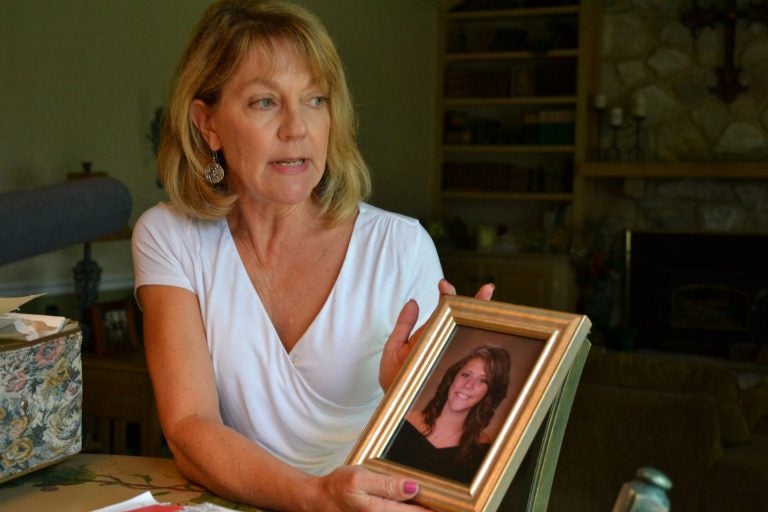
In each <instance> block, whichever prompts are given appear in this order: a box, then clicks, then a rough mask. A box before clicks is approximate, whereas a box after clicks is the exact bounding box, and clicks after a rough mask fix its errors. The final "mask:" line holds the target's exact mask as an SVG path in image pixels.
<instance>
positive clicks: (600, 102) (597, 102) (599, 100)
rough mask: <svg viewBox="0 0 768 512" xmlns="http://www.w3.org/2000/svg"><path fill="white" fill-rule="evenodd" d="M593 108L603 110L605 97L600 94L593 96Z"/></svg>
mask: <svg viewBox="0 0 768 512" xmlns="http://www.w3.org/2000/svg"><path fill="white" fill-rule="evenodd" d="M593 105H594V107H595V109H596V110H602V109H604V108H605V96H603V95H602V94H595V99H594V104H593Z"/></svg>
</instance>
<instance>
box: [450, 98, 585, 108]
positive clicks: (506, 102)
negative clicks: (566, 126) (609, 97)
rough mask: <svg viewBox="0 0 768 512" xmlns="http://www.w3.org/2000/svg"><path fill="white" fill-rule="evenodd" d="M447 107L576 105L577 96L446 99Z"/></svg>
mask: <svg viewBox="0 0 768 512" xmlns="http://www.w3.org/2000/svg"><path fill="white" fill-rule="evenodd" d="M443 103H444V105H445V106H446V107H515V106H521V107H526V106H533V105H536V106H540V105H575V104H576V97H575V96H517V97H513V98H497V97H496V98H446V99H445V101H444V102H443Z"/></svg>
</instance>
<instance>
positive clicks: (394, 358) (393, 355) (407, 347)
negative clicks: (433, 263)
mask: <svg viewBox="0 0 768 512" xmlns="http://www.w3.org/2000/svg"><path fill="white" fill-rule="evenodd" d="M437 289H438V290H439V291H440V296H443V295H456V288H455V287H454V286H453V285H452V284H451V283H449V282H448V281H447V280H445V279H441V280H440V282H439V283H438V284H437ZM493 291H494V286H493V284H491V283H487V284H484V285H483V286H481V287H480V289H479V290H478V291H477V293H476V294H475V298H476V299H480V300H491V298H492V297H493ZM418 319H419V305H418V304H416V301H415V300H413V299H411V300H409V301H408V302H406V304H405V306H403V309H402V310H400V315H398V317H397V322H396V323H395V328H394V329H393V330H392V334H390V335H389V339H387V343H386V344H385V345H384V351H383V352H382V354H381V362H380V363H379V384H380V385H381V388H382V389H383V390H384V391H387V390H388V389H389V387H390V386H391V385H392V382H394V380H395V377H396V376H397V372H399V371H400V368H401V367H402V366H403V363H404V362H405V360H406V358H407V357H408V354H410V353H411V349H412V348H413V341H415V340H417V339H419V337H420V336H421V331H422V330H423V327H421V328H419V329H418V330H417V331H416V332H414V333H413V334H411V331H413V327H414V326H415V325H416V321H417V320H418Z"/></svg>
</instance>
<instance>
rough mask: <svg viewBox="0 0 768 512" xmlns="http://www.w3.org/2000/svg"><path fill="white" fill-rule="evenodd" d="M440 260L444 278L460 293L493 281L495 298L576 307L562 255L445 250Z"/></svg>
mask: <svg viewBox="0 0 768 512" xmlns="http://www.w3.org/2000/svg"><path fill="white" fill-rule="evenodd" d="M441 261H442V264H443V271H444V272H445V276H446V278H447V279H448V280H449V281H450V282H451V283H452V284H453V285H454V286H456V291H457V293H459V294H460V295H469V296H471V295H474V293H475V292H476V291H477V289H478V288H479V287H480V286H481V285H482V284H484V283H494V284H495V285H496V291H495V293H494V299H495V300H499V301H502V302H510V303H513V304H519V305H522V306H534V307H541V308H546V309H555V310H559V311H575V310H576V285H575V278H574V275H573V270H572V267H571V264H570V261H569V259H568V258H567V257H565V256H559V255H515V256H499V255H490V254H488V255H484V254H477V253H448V254H442V255H441Z"/></svg>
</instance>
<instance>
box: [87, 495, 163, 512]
mask: <svg viewBox="0 0 768 512" xmlns="http://www.w3.org/2000/svg"><path fill="white" fill-rule="evenodd" d="M150 505H160V502H159V501H157V500H156V499H155V497H154V496H152V493H151V492H149V491H146V492H144V493H142V494H139V495H138V496H134V497H133V498H131V499H129V500H125V501H121V502H120V503H115V504H114V505H109V506H106V507H102V508H100V509H96V510H94V511H92V512H129V511H130V510H136V509H137V508H141V507H147V506H150Z"/></svg>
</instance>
